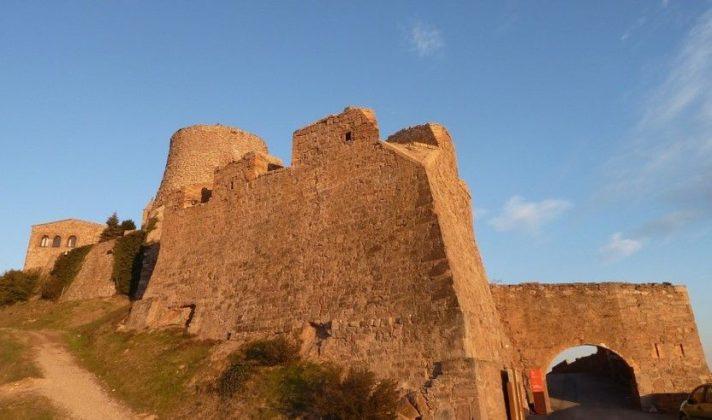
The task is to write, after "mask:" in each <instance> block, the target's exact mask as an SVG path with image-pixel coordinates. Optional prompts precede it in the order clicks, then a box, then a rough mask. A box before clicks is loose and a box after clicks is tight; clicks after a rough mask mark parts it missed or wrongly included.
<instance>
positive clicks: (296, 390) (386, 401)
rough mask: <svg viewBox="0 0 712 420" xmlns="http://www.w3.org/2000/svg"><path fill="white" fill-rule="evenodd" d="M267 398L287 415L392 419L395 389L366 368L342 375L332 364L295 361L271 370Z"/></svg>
mask: <svg viewBox="0 0 712 420" xmlns="http://www.w3.org/2000/svg"><path fill="white" fill-rule="evenodd" d="M270 390H271V391H270V393H271V394H272V395H271V396H270V398H269V400H270V401H272V405H273V408H274V409H276V410H277V411H278V412H280V413H282V414H284V415H286V416H288V417H298V418H319V419H334V420H336V419H339V420H356V419H364V418H367V419H378V420H380V419H393V418H395V414H396V409H397V407H398V401H399V396H398V390H397V388H396V383H395V382H394V381H391V380H383V381H380V382H377V381H376V377H375V375H374V374H373V373H372V372H370V371H368V370H366V369H351V370H350V371H349V372H348V374H346V375H345V376H344V375H343V373H342V370H341V369H340V368H339V367H338V366H335V365H329V364H326V365H319V364H315V363H311V362H301V363H295V364H292V365H289V366H286V367H283V368H281V369H279V370H277V371H275V373H274V379H273V380H272V386H271V387H270Z"/></svg>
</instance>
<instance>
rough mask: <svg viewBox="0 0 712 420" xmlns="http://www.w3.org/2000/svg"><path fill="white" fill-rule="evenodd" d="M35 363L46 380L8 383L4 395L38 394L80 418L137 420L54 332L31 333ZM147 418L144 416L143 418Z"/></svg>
mask: <svg viewBox="0 0 712 420" xmlns="http://www.w3.org/2000/svg"><path fill="white" fill-rule="evenodd" d="M27 334H29V335H30V342H31V343H32V347H33V350H34V351H35V361H36V363H37V366H38V367H39V368H40V369H41V370H42V375H43V378H33V379H25V380H22V381H18V382H15V383H12V384H6V385H4V386H2V387H0V393H1V394H5V396H7V397H11V396H12V394H15V393H27V392H31V393H37V394H39V395H42V396H44V397H46V398H48V399H50V400H51V401H52V403H53V404H55V405H56V406H57V407H58V408H61V409H62V410H63V411H64V412H66V413H68V414H69V416H70V417H71V418H76V419H137V418H141V417H139V416H137V415H136V414H135V413H133V412H132V411H131V410H130V409H129V408H128V407H126V406H125V405H123V404H121V403H120V402H118V401H116V400H114V399H113V398H112V397H111V396H110V395H109V394H108V393H107V392H106V391H105V390H104V389H103V388H102V387H101V385H100V384H99V382H98V381H97V379H96V378H95V377H94V375H92V374H91V373H90V372H88V371H87V370H85V369H83V368H82V367H80V366H79V365H77V363H76V362H75V360H74V358H73V357H72V356H71V355H70V354H69V353H68V352H67V350H65V348H64V347H63V345H62V344H61V342H60V340H59V338H58V337H57V336H56V335H54V334H53V333H51V332H28V333H27ZM142 417H143V416H142Z"/></svg>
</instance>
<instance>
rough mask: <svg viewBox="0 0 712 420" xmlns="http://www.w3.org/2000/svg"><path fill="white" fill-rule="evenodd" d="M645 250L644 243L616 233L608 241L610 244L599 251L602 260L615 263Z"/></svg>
mask: <svg viewBox="0 0 712 420" xmlns="http://www.w3.org/2000/svg"><path fill="white" fill-rule="evenodd" d="M641 248H643V242H642V241H640V240H636V239H631V238H625V237H623V234H622V233H620V232H616V233H614V234H613V235H611V237H610V238H609V240H608V243H606V244H605V245H603V246H602V247H601V248H600V249H599V253H600V256H601V259H602V260H603V261H605V262H614V261H618V260H621V259H623V258H626V257H630V256H631V255H633V254H635V253H636V252H638V251H640V250H641Z"/></svg>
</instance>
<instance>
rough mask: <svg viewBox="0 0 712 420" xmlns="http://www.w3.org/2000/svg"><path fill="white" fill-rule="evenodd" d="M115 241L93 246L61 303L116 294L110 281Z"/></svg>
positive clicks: (63, 295)
mask: <svg viewBox="0 0 712 420" xmlns="http://www.w3.org/2000/svg"><path fill="white" fill-rule="evenodd" d="M115 243H116V240H115V239H114V240H111V241H106V242H100V243H98V244H95V245H94V246H93V247H92V249H91V250H90V251H89V252H88V253H87V255H86V256H85V257H84V262H83V263H82V268H81V270H79V273H77V276H76V277H75V278H74V281H72V283H71V284H70V285H69V287H68V288H67V290H65V291H64V293H63V294H62V297H61V298H60V300H61V301H70V300H83V299H93V298H99V297H109V296H113V295H114V294H116V286H115V285H114V282H113V281H112V280H111V273H112V271H113V267H114V255H113V249H114V244H115Z"/></svg>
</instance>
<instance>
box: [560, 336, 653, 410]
mask: <svg viewBox="0 0 712 420" xmlns="http://www.w3.org/2000/svg"><path fill="white" fill-rule="evenodd" d="M635 374H636V372H635V368H633V366H631V365H630V363H629V362H627V361H626V360H625V358H624V357H622V356H621V355H620V354H618V353H616V352H615V351H613V350H611V349H608V348H606V347H604V346H600V345H593V346H591V345H586V346H576V347H571V348H568V349H566V350H565V351H563V352H561V353H559V354H558V355H557V357H556V358H555V359H554V360H553V361H552V362H551V363H550V364H549V368H548V369H547V374H546V384H547V389H548V393H549V395H548V396H549V402H550V406H551V409H552V410H553V411H557V410H565V409H568V408H570V407H573V406H582V407H599V408H601V407H602V408H640V395H639V393H638V385H637V381H636V378H635Z"/></svg>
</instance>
